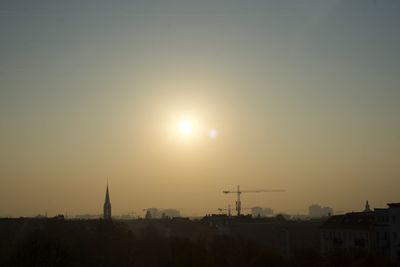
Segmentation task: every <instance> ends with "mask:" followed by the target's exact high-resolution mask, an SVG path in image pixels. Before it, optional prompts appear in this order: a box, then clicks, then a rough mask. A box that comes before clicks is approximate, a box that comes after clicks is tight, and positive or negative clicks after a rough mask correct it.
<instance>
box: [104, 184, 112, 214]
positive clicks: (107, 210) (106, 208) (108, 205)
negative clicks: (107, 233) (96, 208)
mask: <svg viewBox="0 0 400 267" xmlns="http://www.w3.org/2000/svg"><path fill="white" fill-rule="evenodd" d="M103 218H104V220H111V201H110V193H109V192H108V181H107V189H106V198H105V201H104V207H103Z"/></svg>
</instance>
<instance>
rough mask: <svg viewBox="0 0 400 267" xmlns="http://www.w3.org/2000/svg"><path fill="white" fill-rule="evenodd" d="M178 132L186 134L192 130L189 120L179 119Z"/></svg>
mask: <svg viewBox="0 0 400 267" xmlns="http://www.w3.org/2000/svg"><path fill="white" fill-rule="evenodd" d="M179 132H180V133H181V134H182V135H184V136H188V135H190V134H191V133H192V132H193V123H192V122H191V121H187V120H185V121H181V122H180V123H179Z"/></svg>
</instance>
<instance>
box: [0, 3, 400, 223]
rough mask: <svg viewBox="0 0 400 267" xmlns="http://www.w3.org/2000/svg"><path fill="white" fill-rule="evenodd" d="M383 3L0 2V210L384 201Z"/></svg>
mask: <svg viewBox="0 0 400 267" xmlns="http://www.w3.org/2000/svg"><path fill="white" fill-rule="evenodd" d="M399 13H400V2H398V1H364V0H356V1H351V2H349V1H345V0H329V1H317V0H311V1H296V2H295V3H294V2H291V1H281V0H279V1H278V0H271V1H255V0H254V1H239V0H217V1H211V0H210V1H208V0H207V1H194V0H193V1H192V0H189V1H184V0H176V1H175V0H174V1H165V0H154V1H144V0H136V1H120V2H118V3H116V4H115V3H108V2H107V1H96V2H94V1H85V3H79V4H78V3H75V2H70V1H61V2H58V3H55V2H53V1H48V0H43V1H35V2H34V3H33V2H32V3H24V4H23V3H19V2H16V1H4V2H2V4H1V5H0V35H1V36H2V37H3V38H2V41H1V42H0V147H1V150H0V184H1V186H0V217H5V216H12V217H19V216H33V215H36V214H38V213H44V212H48V214H52V215H57V214H64V213H68V214H86V213H90V214H100V213H102V210H103V204H104V203H103V201H104V186H105V184H106V182H107V177H109V182H110V190H111V191H112V193H111V195H112V207H113V208H112V213H113V214H124V213H127V212H131V211H134V210H135V211H140V210H142V209H144V208H150V207H158V208H176V209H179V210H180V211H181V212H182V214H187V215H199V216H201V215H205V214H209V213H212V212H216V210H217V208H225V207H227V206H228V205H229V204H230V205H231V206H233V205H234V203H235V196H234V195H225V194H223V193H222V191H223V190H235V188H236V186H237V185H238V184H240V185H241V188H243V189H246V190H258V189H263V190H270V189H277V188H279V189H285V190H287V192H285V193H283V194H246V195H244V196H242V201H243V203H244V204H243V205H244V206H246V207H256V206H257V207H265V208H271V209H273V210H274V211H275V212H276V213H279V212H284V213H289V214H307V212H308V207H309V206H310V205H311V204H314V203H319V204H320V205H322V206H324V207H325V206H327V207H332V208H333V209H334V210H338V211H358V210H360V209H362V208H363V205H364V203H365V201H366V200H369V203H370V204H371V207H372V208H375V207H385V206H386V204H387V203H393V202H398V201H399V199H398V197H399V195H398V189H397V188H399V186H400V179H399V176H400V142H399V141H400V124H399V123H398V121H399V117H400V105H399V103H400V80H399V79H398V77H399V70H400V52H399V47H400V34H399V33H398V29H399V28H400V17H399V16H398V14H399Z"/></svg>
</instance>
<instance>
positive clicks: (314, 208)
mask: <svg viewBox="0 0 400 267" xmlns="http://www.w3.org/2000/svg"><path fill="white" fill-rule="evenodd" d="M332 213H333V209H332V208H330V207H321V206H320V205H318V204H313V205H311V206H310V207H309V208H308V215H309V217H310V218H322V217H329V216H331V215H332Z"/></svg>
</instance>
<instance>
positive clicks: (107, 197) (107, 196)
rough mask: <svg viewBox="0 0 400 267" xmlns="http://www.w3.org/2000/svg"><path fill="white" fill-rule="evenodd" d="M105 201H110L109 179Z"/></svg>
mask: <svg viewBox="0 0 400 267" xmlns="http://www.w3.org/2000/svg"><path fill="white" fill-rule="evenodd" d="M104 202H105V203H110V194H109V193H108V181H107V190H106V200H105V201H104Z"/></svg>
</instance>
